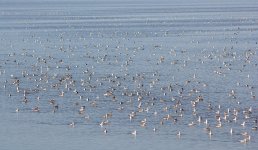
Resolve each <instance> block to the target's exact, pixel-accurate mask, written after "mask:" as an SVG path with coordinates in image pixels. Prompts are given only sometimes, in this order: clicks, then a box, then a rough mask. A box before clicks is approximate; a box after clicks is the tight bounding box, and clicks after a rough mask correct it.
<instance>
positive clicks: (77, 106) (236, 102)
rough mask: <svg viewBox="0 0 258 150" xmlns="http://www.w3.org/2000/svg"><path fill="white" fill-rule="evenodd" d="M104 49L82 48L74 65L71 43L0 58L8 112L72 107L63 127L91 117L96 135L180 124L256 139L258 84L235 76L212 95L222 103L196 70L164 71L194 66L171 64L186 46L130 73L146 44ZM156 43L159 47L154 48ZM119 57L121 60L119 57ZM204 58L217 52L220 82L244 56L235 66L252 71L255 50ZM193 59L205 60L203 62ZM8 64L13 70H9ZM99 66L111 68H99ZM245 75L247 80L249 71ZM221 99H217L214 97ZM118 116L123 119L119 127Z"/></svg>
mask: <svg viewBox="0 0 258 150" xmlns="http://www.w3.org/2000/svg"><path fill="white" fill-rule="evenodd" d="M98 47H99V49H101V48H100V47H101V46H100V45H95V48H96V49H98ZM103 47H104V49H103V50H99V51H98V52H99V53H98V52H97V50H96V53H98V54H96V53H87V48H85V50H82V51H81V52H78V53H77V54H79V55H82V57H81V58H80V57H78V58H80V59H81V60H73V61H74V62H77V63H78V62H79V64H78V65H77V64H76V63H75V64H73V62H71V61H70V59H72V58H73V55H74V54H76V50H72V48H71V47H59V48H58V50H56V51H58V53H60V54H61V55H60V56H58V55H48V53H47V54H45V55H39V54H37V52H35V51H32V50H26V49H24V50H23V51H22V52H21V53H10V54H8V55H6V57H5V58H2V60H1V68H0V69H1V76H2V79H3V77H4V80H3V81H2V83H1V84H2V88H1V90H2V91H5V93H6V95H7V96H8V97H9V99H12V100H13V101H15V102H14V103H13V104H12V106H13V108H12V109H13V111H14V112H16V113H25V112H26V113H36V114H37V113H53V114H57V113H64V114H66V113H68V112H71V113H72V115H73V117H70V118H69V117H67V118H66V120H65V122H66V123H65V124H66V125H67V128H76V127H77V125H79V124H83V123H85V124H87V123H89V122H91V123H93V124H95V125H96V127H98V128H100V133H101V132H102V133H103V134H106V135H109V134H112V130H110V128H111V126H113V124H115V125H117V124H118V126H119V125H121V124H124V123H126V124H128V125H132V126H133V127H132V128H131V129H132V130H131V131H129V133H128V134H131V136H133V137H136V136H137V135H139V134H141V132H139V130H138V129H139V128H146V130H148V131H151V132H154V133H158V132H159V130H161V129H162V128H163V127H164V126H167V127H169V126H177V131H175V132H174V133H173V134H174V136H175V137H177V138H179V139H180V138H181V137H183V136H184V135H186V134H187V133H186V132H184V128H193V130H195V129H198V130H200V129H201V130H200V132H201V133H202V134H207V136H208V137H210V138H212V137H213V136H214V135H216V134H221V133H222V131H221V132H220V130H223V132H225V133H227V134H228V135H229V136H235V137H237V139H238V140H237V141H238V142H240V143H245V144H246V143H249V142H252V141H255V139H252V135H256V134H257V125H258V121H257V120H258V113H257V112H258V107H257V106H256V105H252V104H256V103H257V97H256V95H255V91H257V83H252V82H251V84H245V83H243V82H242V81H239V82H237V83H236V84H235V85H233V86H232V85H229V86H232V87H231V89H230V90H227V89H225V90H222V91H223V92H221V93H213V95H216V94H217V95H223V96H221V97H222V98H223V100H222V102H223V103H222V104H220V102H219V101H217V100H216V99H217V97H215V98H213V97H210V96H209V95H212V94H211V93H209V92H210V91H209V90H211V89H212V87H209V86H210V85H209V83H210V82H212V81H205V80H203V79H201V78H200V75H199V72H198V69H197V72H196V73H194V74H192V75H190V77H189V78H188V79H186V80H181V81H180V80H179V81H177V80H176V79H174V78H176V77H172V76H173V73H172V72H171V73H168V74H169V76H170V78H167V77H165V76H164V74H162V71H161V70H166V69H167V67H175V68H178V71H182V70H184V69H185V70H187V69H191V68H190V67H188V65H189V64H190V63H191V61H189V60H177V59H174V60H173V61H171V62H168V61H169V60H170V59H169V57H172V56H173V58H177V55H181V56H182V55H184V56H187V55H189V53H187V51H184V50H171V51H169V53H168V55H161V56H158V59H154V60H151V61H154V62H155V63H154V65H157V66H159V67H157V68H158V69H160V70H158V69H157V70H153V72H142V71H141V68H142V67H143V68H144V66H142V67H139V69H135V70H136V71H131V70H130V66H133V67H134V65H135V66H136V65H137V61H139V60H134V56H137V53H139V51H146V52H145V53H148V50H147V49H145V48H144V46H138V47H135V48H133V49H132V50H131V52H130V50H126V51H123V50H121V49H123V48H120V47H119V46H117V47H114V49H117V50H116V51H115V52H114V51H112V52H111V51H110V49H112V48H111V47H109V46H108V45H105V46H103ZM160 47H162V46H160V45H156V46H154V47H153V49H155V48H156V49H158V48H160ZM126 53H127V54H126ZM121 55H123V56H124V57H123V59H119V58H120V57H121ZM62 56H63V58H62ZM206 56H207V57H206V58H205V59H209V60H210V61H211V62H212V61H215V60H216V59H215V58H216V57H220V59H221V60H220V62H219V63H221V64H220V65H221V66H216V68H215V70H214V72H213V74H214V76H217V78H221V80H223V75H225V72H230V71H231V68H234V61H235V60H237V59H238V60H239V59H241V60H242V61H243V64H242V65H239V66H241V68H239V70H238V72H239V74H240V75H241V74H243V72H244V70H245V68H246V67H248V66H252V67H251V68H254V69H255V70H254V71H256V72H257V63H258V62H257V60H256V59H257V51H256V50H245V51H243V52H242V53H241V54H236V53H234V49H233V48H232V49H230V48H228V49H226V48H225V49H224V50H220V51H219V53H212V52H210V53H209V54H207V55H206ZM188 57H191V56H188ZM213 58H214V59H213ZM192 59H194V58H192ZM224 60H225V61H224ZM227 60H229V61H227ZM167 62H168V63H167ZM147 63H148V62H146V64H147ZM198 63H199V64H203V63H209V62H208V61H207V62H205V60H204V59H203V60H199V62H198ZM219 63H217V64H219ZM152 65H153V64H152ZM101 66H103V68H102V67H101ZM5 67H6V68H5ZM7 67H10V68H12V70H13V71H14V72H12V74H7V72H8V69H9V68H7ZM146 67H150V66H146ZM117 68H118V69H117ZM101 70H105V72H109V73H102V71H101ZM143 70H144V69H143ZM244 78H249V75H248V76H247V77H246V76H245V77H244ZM243 80H244V79H243ZM237 87H241V89H246V91H248V93H244V95H245V100H243V99H242V98H243V97H241V96H239V95H240V94H239V93H238V92H239V91H238V90H236V89H237ZM221 97H219V96H218V99H219V98H221ZM245 101H246V103H245ZM249 104H250V105H249ZM74 118H76V119H74ZM119 120H122V121H121V122H123V123H121V124H120V123H119ZM154 120H155V121H154ZM141 131H145V130H141ZM146 132H147V131H146Z"/></svg>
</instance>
